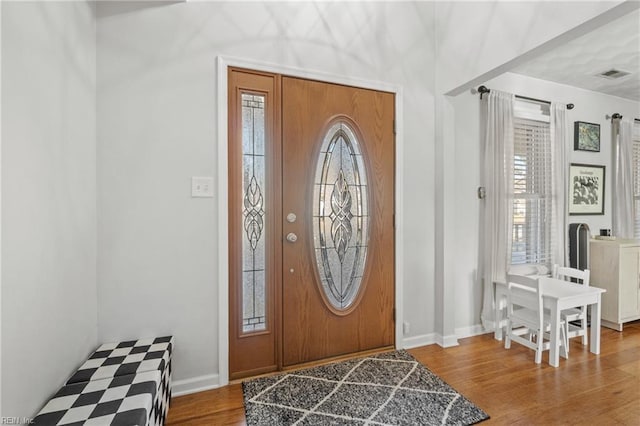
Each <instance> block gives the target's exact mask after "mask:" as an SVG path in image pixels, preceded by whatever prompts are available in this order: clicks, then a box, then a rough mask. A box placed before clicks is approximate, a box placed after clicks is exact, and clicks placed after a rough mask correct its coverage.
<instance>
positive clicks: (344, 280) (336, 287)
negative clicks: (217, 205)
mask: <svg viewBox="0 0 640 426" xmlns="http://www.w3.org/2000/svg"><path fill="white" fill-rule="evenodd" d="M393 121H394V95H393V94H390V93H384V92H376V91H373V90H367V89H358V88H353V87H348V86H341V85H336V84H328V83H322V82H317V81H311V80H303V79H298V78H290V77H283V79H282V146H283V148H282V154H283V156H282V159H283V161H282V170H283V172H282V182H283V189H282V207H283V210H282V211H283V215H284V216H285V217H284V221H283V224H282V231H283V236H284V239H283V241H284V246H283V250H282V253H283V262H282V265H283V271H282V277H283V287H282V289H283V291H282V297H283V298H282V313H283V316H282V318H283V352H282V353H283V363H284V365H285V366H287V365H292V364H299V363H303V362H307V361H312V360H317V359H322V358H327V357H332V356H336V355H341V354H346V353H353V352H359V351H364V350H368V349H374V348H380V347H385V346H391V345H393V343H394V318H393V315H394V314H393V309H394V306H395V304H394V288H395V287H394V258H395V256H394V224H393V221H394V218H393V214H394V133H393ZM294 216H295V219H294Z"/></svg>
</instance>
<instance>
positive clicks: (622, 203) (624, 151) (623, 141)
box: [612, 118, 634, 238]
mask: <svg viewBox="0 0 640 426" xmlns="http://www.w3.org/2000/svg"><path fill="white" fill-rule="evenodd" d="M612 128H613V135H612V140H613V165H614V171H613V173H614V181H613V185H612V186H613V224H612V233H613V235H615V236H616V237H618V238H633V234H634V229H633V227H634V212H633V170H632V167H633V166H632V161H633V123H632V122H631V120H627V119H624V118H623V119H614V120H612Z"/></svg>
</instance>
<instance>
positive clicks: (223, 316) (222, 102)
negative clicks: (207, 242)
mask: <svg viewBox="0 0 640 426" xmlns="http://www.w3.org/2000/svg"><path fill="white" fill-rule="evenodd" d="M217 59H218V87H217V90H218V123H217V124H218V385H219V386H224V385H226V384H228V383H229V232H228V224H229V214H228V182H229V181H228V173H229V172H228V170H229V164H228V160H229V158H228V151H227V147H228V124H227V123H228V114H227V113H228V103H227V101H228V99H227V93H228V84H227V75H228V69H229V67H238V68H247V69H252V70H256V71H264V72H270V73H274V74H282V75H287V76H292V77H299V78H307V79H310V80H317V81H322V82H326V83H336V84H343V85H347V86H354V87H361V88H365V89H372V90H378V91H384V92H391V93H394V94H395V113H396V123H395V124H396V144H395V157H396V158H395V160H396V161H395V181H396V182H395V226H396V230H395V231H396V232H395V250H396V253H395V254H396V256H395V289H396V290H395V310H396V316H395V325H396V330H395V345H396V348H398V349H401V348H402V347H403V344H402V342H403V338H402V337H403V336H402V322H403V310H402V305H403V303H402V298H403V287H404V279H403V275H404V271H403V267H402V266H403V265H404V253H403V250H402V242H403V226H402V217H403V212H402V205H403V202H402V200H403V193H402V181H403V180H402V178H403V175H402V171H403V166H404V164H403V163H404V161H403V160H404V159H403V136H404V135H403V126H402V123H403V120H402V118H403V115H402V113H403V111H402V87H401V86H398V85H394V84H389V83H384V82H377V81H369V80H362V79H358V78H352V77H346V76H340V75H335V74H328V73H323V72H319V71H310V70H305V69H301V68H293V67H286V66H282V65H278V64H271V63H266V62H258V61H253V60H249V59H242V58H234V57H230V56H218V58H217Z"/></svg>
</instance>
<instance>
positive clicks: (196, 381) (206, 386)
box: [171, 374, 220, 396]
mask: <svg viewBox="0 0 640 426" xmlns="http://www.w3.org/2000/svg"><path fill="white" fill-rule="evenodd" d="M218 387H220V376H218V375H217V374H209V375H206V376H198V377H192V378H191V379H184V380H176V381H175V382H173V383H172V385H171V395H172V396H182V395H189V394H191V393H196V392H202V391H206V390H210V389H215V388H218Z"/></svg>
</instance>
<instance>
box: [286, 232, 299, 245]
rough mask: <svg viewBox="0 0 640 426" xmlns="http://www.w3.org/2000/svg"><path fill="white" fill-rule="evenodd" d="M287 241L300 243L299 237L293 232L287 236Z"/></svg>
mask: <svg viewBox="0 0 640 426" xmlns="http://www.w3.org/2000/svg"><path fill="white" fill-rule="evenodd" d="M287 241H289V242H290V243H295V242H296V241H298V236H297V235H296V234H294V233H293V232H289V233H288V234H287Z"/></svg>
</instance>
